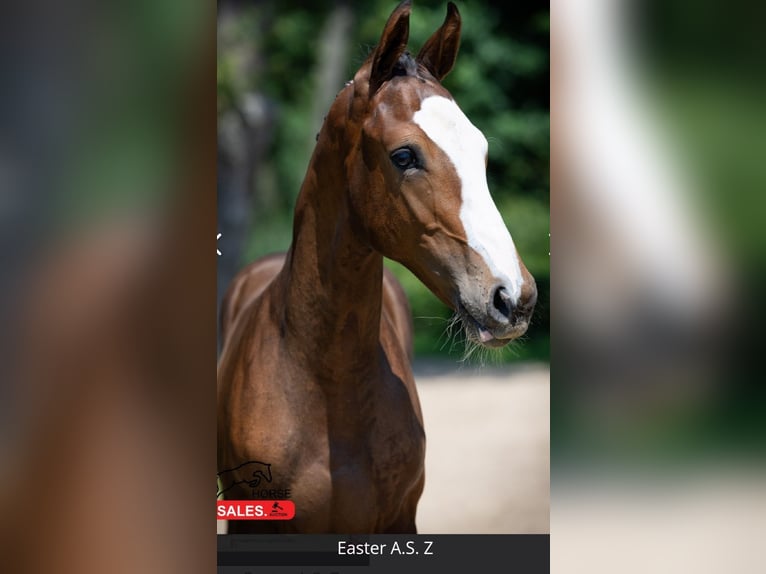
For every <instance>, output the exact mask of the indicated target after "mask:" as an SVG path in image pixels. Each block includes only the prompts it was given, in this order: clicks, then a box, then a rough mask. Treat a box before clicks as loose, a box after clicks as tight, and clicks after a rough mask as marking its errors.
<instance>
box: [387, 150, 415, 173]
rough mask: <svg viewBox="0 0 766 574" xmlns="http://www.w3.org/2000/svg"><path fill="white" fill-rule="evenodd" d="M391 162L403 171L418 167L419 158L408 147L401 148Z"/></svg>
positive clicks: (393, 155)
mask: <svg viewBox="0 0 766 574" xmlns="http://www.w3.org/2000/svg"><path fill="white" fill-rule="evenodd" d="M391 161H392V162H394V165H395V166H396V167H398V168H399V169H401V170H405V169H410V168H413V167H418V156H417V155H415V152H414V151H412V150H411V149H410V148H408V147H403V148H399V149H398V150H396V151H395V152H394V153H392V154H391Z"/></svg>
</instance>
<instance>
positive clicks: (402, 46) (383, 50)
mask: <svg viewBox="0 0 766 574" xmlns="http://www.w3.org/2000/svg"><path fill="white" fill-rule="evenodd" d="M411 10H412V1H411V0H404V1H403V2H401V3H400V4H399V5H398V6H397V7H396V8H395V9H394V11H393V12H392V13H391V16H389V17H388V22H386V27H385V28H383V34H381V36H380V42H378V46H377V48H375V54H374V55H373V57H372V70H371V71H370V95H372V94H374V93H375V92H376V91H377V90H378V88H379V87H380V86H381V84H382V83H383V82H385V81H386V80H388V79H390V78H391V76H392V75H393V71H394V67H395V66H396V64H397V62H398V61H399V57H400V56H401V55H402V54H403V53H404V51H405V50H406V49H407V39H408V38H409V36H410V11H411Z"/></svg>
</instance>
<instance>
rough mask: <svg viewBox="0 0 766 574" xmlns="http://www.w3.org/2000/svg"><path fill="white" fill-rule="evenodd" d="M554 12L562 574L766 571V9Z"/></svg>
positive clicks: (677, 6)
mask: <svg viewBox="0 0 766 574" xmlns="http://www.w3.org/2000/svg"><path fill="white" fill-rule="evenodd" d="M552 4H553V5H552V6H551V16H552V18H551V19H552V26H551V69H552V75H551V78H552V85H551V99H552V106H551V110H552V121H551V124H552V128H551V136H552V139H551V150H552V158H553V162H552V166H551V176H552V184H551V226H552V229H553V234H552V240H551V265H552V268H553V269H554V280H553V283H552V285H553V292H552V301H554V302H555V311H554V312H553V313H552V315H551V327H552V338H553V341H554V348H553V353H552V355H553V359H552V398H551V405H552V412H551V457H552V476H551V480H552V482H551V495H552V500H551V505H552V506H551V531H552V533H554V536H553V537H552V563H551V566H552V570H553V571H562V572H612V571H615V570H617V571H620V572H647V571H653V572H679V571H682V572H689V571H693V572H721V571H729V570H736V571H742V572H754V571H760V570H762V569H763V560H764V555H763V550H762V544H761V542H760V539H761V538H762V536H763V532H764V528H765V527H766V524H765V523H764V520H765V517H766V513H764V509H766V488H765V487H764V485H766V480H764V479H765V478H766V473H765V472H764V471H765V470H766V467H765V466H764V463H765V462H766V458H764V454H766V440H765V439H766V416H764V415H765V414H766V413H765V412H764V406H765V404H764V398H766V394H765V393H764V381H766V377H764V368H763V361H762V359H761V355H762V349H763V333H762V321H763V317H764V313H763V311H764V307H763V293H764V287H766V285H764V270H765V266H764V263H766V259H765V258H764V255H765V254H766V253H765V252H764V247H766V243H765V242H764V240H763V222H764V221H765V219H764V216H765V215H766V213H765V212H764V207H766V204H765V203H764V198H766V195H764V190H765V189H766V162H764V161H763V154H764V150H766V130H764V128H766V108H765V107H764V106H763V102H764V101H765V100H764V95H765V94H764V88H766V84H765V83H764V79H766V77H765V76H764V68H763V65H762V61H763V55H764V43H763V36H762V34H761V32H760V25H759V22H761V21H762V18H763V13H762V9H761V8H756V7H754V6H753V5H751V4H749V3H748V5H747V6H745V5H744V3H735V4H734V5H731V4H729V5H726V6H724V5H721V4H718V3H712V2H702V3H699V2H687V1H684V0H673V1H670V2H654V1H644V2H612V1H609V0H584V1H582V2H577V3H573V2H566V1H564V0H561V1H557V2H554V3H552Z"/></svg>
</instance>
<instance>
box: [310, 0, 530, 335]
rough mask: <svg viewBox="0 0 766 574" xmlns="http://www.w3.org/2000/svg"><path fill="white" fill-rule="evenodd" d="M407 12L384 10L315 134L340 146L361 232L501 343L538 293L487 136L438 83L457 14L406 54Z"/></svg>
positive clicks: (521, 324)
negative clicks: (505, 206)
mask: <svg viewBox="0 0 766 574" xmlns="http://www.w3.org/2000/svg"><path fill="white" fill-rule="evenodd" d="M410 8H411V6H410V2H409V0H405V1H404V2H402V3H401V4H400V5H399V6H398V7H397V8H396V9H395V10H394V12H393V13H392V14H391V16H390V18H389V20H388V22H387V23H386V26H385V28H384V30H383V33H382V35H381V39H380V42H379V44H378V46H377V47H376V48H375V49H374V50H373V52H372V53H371V54H370V56H369V57H368V58H367V60H366V62H365V63H364V64H363V65H362V67H361V68H360V69H359V71H358V72H357V73H356V75H355V76H354V79H353V82H350V83H349V85H347V87H346V88H345V89H344V90H343V91H342V92H341V94H339V97H338V98H337V99H336V102H335V104H334V105H333V107H332V108H331V110H330V114H329V115H328V118H327V122H328V123H329V125H330V129H329V130H327V133H325V134H323V135H324V136H325V137H328V138H332V141H334V142H336V144H337V145H338V146H340V145H341V144H339V143H338V142H340V141H342V142H344V143H343V144H342V148H345V149H342V153H344V154H345V158H346V159H345V162H344V168H343V169H344V170H345V174H344V175H343V177H344V179H345V180H346V181H347V182H348V197H349V205H350V209H351V212H352V214H353V215H354V219H355V221H356V225H357V227H358V233H359V234H361V236H362V237H363V238H364V239H365V240H366V241H367V242H368V244H369V245H370V246H371V247H372V248H373V249H375V250H377V251H379V252H380V253H382V254H383V255H384V256H386V257H389V258H391V259H393V260H395V261H398V262H400V263H402V264H403V265H404V266H405V267H407V268H408V269H410V270H411V271H412V272H413V273H414V274H415V275H416V276H417V277H418V278H419V279H420V280H421V281H422V282H423V283H424V284H425V285H426V286H427V287H428V288H429V289H430V290H431V291H432V292H433V293H434V294H436V296H438V297H439V298H440V299H441V300H442V301H443V302H444V303H445V304H446V305H448V306H449V307H451V308H452V309H453V310H455V311H456V313H457V315H458V316H459V317H460V318H461V319H462V322H463V325H464V328H465V330H466V334H467V337H468V339H469V340H470V341H472V342H475V343H480V344H482V345H484V346H488V347H501V346H503V345H505V344H507V343H508V342H509V341H510V340H512V339H515V338H517V337H519V336H521V335H523V334H524V332H525V331H526V330H527V327H528V325H529V321H530V317H531V315H532V311H533V309H534V306H535V302H536V299H537V289H536V286H535V282H534V279H533V278H532V276H531V275H530V273H529V272H528V271H527V269H526V267H525V266H524V263H523V262H522V261H521V258H520V257H519V254H518V252H517V251H516V247H515V246H514V243H513V240H512V239H511V235H510V233H509V232H508V229H507V228H506V226H505V224H504V222H503V219H502V217H501V215H500V213H499V212H498V210H497V207H496V206H495V204H494V202H493V200H492V197H491V196H490V193H489V188H488V185H487V176H486V168H487V151H488V144H487V139H486V138H485V137H484V135H483V134H482V133H481V131H479V129H477V128H476V127H475V126H474V125H473V124H472V123H471V122H470V120H469V119H468V118H467V117H466V116H465V114H464V113H463V112H462V111H461V109H460V108H459V107H458V105H457V103H456V102H455V100H454V99H453V98H452V96H451V95H450V93H449V92H448V91H447V90H446V89H445V88H444V87H443V86H442V85H441V80H442V79H443V78H444V77H445V76H446V75H447V74H448V73H449V71H450V70H451V69H452V67H453V65H454V63H455V59H456V57H457V52H458V45H459V42H460V29H461V21H460V15H459V13H458V10H457V8H456V7H455V5H454V4H452V3H451V2H450V3H449V5H448V9H447V16H446V18H445V20H444V23H443V24H442V26H441V27H440V28H439V29H438V30H437V31H436V32H435V33H434V34H433V35H432V36H431V37H430V38H429V39H428V40H427V41H426V43H425V45H424V46H423V48H422V49H421V50H420V52H419V53H418V55H417V56H416V57H413V56H411V55H410V53H409V52H408V51H407V40H408V36H409V15H410ZM339 136H340V137H339ZM320 137H322V136H320Z"/></svg>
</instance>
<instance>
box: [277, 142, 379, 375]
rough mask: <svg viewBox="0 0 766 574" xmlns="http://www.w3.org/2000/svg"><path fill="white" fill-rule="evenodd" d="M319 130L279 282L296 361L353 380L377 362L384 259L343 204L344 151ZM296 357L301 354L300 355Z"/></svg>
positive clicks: (345, 193) (345, 200)
mask: <svg viewBox="0 0 766 574" xmlns="http://www.w3.org/2000/svg"><path fill="white" fill-rule="evenodd" d="M324 131H325V130H323V133H322V134H321V135H320V138H319V143H318V145H317V148H316V149H315V150H314V154H313V156H312V159H311V162H310V164H309V168H308V171H307V174H306V178H305V180H304V182H303V186H302V187H301V192H300V195H299V197H298V201H297V203H296V209H295V219H294V224H293V243H292V246H291V248H290V250H289V252H288V254H287V261H286V264H285V267H284V269H283V272H282V275H283V277H282V279H283V281H282V282H280V283H278V285H277V293H276V295H277V296H278V297H282V305H281V307H282V309H283V310H284V320H285V333H286V334H285V336H292V337H294V338H295V339H296V340H295V341H294V342H293V344H292V345H291V350H292V349H297V353H295V354H296V355H298V356H295V357H293V359H294V360H301V359H304V360H305V364H306V365H309V366H310V368H312V369H315V370H316V371H317V373H318V374H322V375H325V374H326V375H327V376H328V380H332V381H334V382H336V383H337V382H338V381H339V380H340V379H343V378H345V377H349V378H353V379H354V381H353V382H358V380H359V374H360V370H366V369H372V368H374V367H375V365H376V364H377V357H378V345H379V337H380V314H381V296H382V280H383V257H382V256H381V255H380V254H379V253H377V252H376V251H374V250H373V249H372V248H371V247H369V246H368V245H367V244H366V243H365V242H364V240H363V238H362V237H361V236H360V233H359V227H358V226H357V225H356V224H355V221H354V219H353V215H352V213H351V211H350V209H349V202H348V190H349V185H350V184H349V182H348V181H347V178H346V177H345V170H344V168H343V162H344V159H345V156H346V154H345V153H343V152H342V150H339V149H336V148H334V147H333V142H335V141H337V140H336V139H332V138H328V137H326V136H327V134H326V133H324ZM300 355H303V356H302V357H301V356H300Z"/></svg>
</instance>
